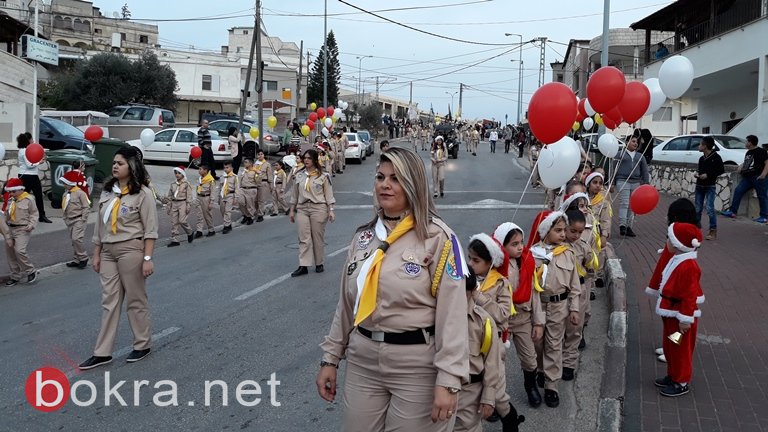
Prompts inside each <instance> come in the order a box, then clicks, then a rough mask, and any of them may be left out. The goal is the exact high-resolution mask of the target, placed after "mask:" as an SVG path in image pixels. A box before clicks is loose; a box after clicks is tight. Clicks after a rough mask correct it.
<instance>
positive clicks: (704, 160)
mask: <svg viewBox="0 0 768 432" xmlns="http://www.w3.org/2000/svg"><path fill="white" fill-rule="evenodd" d="M699 151H700V152H702V153H704V155H703V156H701V157H700V158H699V169H698V171H697V172H696V200H695V201H696V218H697V220H698V224H699V226H701V212H702V210H703V208H704V205H706V207H707V216H709V234H707V237H706V238H707V240H714V239H716V238H717V215H715V193H716V192H717V177H718V176H720V175H721V174H723V173H724V172H725V167H724V166H723V159H722V158H721V157H720V155H719V154H717V147H715V139H714V138H712V137H711V136H705V137H703V138H702V139H701V142H700V143H699Z"/></svg>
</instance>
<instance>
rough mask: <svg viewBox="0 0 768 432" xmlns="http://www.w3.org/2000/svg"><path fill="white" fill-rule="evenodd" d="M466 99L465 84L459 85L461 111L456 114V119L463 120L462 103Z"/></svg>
mask: <svg viewBox="0 0 768 432" xmlns="http://www.w3.org/2000/svg"><path fill="white" fill-rule="evenodd" d="M463 98H464V83H459V110H458V111H457V112H456V118H457V119H460V118H461V102H462V100H463Z"/></svg>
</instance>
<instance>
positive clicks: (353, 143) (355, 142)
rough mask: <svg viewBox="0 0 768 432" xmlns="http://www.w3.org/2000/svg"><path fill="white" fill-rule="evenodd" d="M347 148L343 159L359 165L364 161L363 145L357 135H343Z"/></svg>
mask: <svg viewBox="0 0 768 432" xmlns="http://www.w3.org/2000/svg"><path fill="white" fill-rule="evenodd" d="M344 135H346V136H347V139H348V140H349V146H348V147H347V148H346V150H344V159H347V160H350V159H351V160H354V161H357V163H359V164H361V163H363V161H364V160H365V143H364V142H363V140H362V139H361V138H360V135H358V134H357V133H345V134H344Z"/></svg>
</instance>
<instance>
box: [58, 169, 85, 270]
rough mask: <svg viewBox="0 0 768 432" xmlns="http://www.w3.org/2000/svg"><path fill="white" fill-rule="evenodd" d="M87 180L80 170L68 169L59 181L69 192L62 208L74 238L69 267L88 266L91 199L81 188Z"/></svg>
mask: <svg viewBox="0 0 768 432" xmlns="http://www.w3.org/2000/svg"><path fill="white" fill-rule="evenodd" d="M84 180H85V177H83V175H82V174H80V171H77V170H70V171H67V172H66V173H65V174H64V175H63V176H62V177H60V178H59V181H61V183H62V184H63V185H64V188H65V189H66V190H67V193H66V194H64V197H63V198H62V199H61V209H62V211H63V212H64V216H63V218H64V223H65V224H66V225H67V229H69V238H70V239H71V240H72V249H73V250H74V258H75V259H74V260H73V261H71V262H68V263H67V267H74V268H79V269H84V268H86V267H87V266H88V254H87V253H86V252H85V244H83V238H85V229H86V227H87V225H88V214H89V213H90V212H91V200H90V198H89V197H88V194H87V193H86V192H85V191H84V190H82V189H80V186H79V185H80V184H82V182H83V181H84Z"/></svg>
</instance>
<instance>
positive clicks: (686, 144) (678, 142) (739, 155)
mask: <svg viewBox="0 0 768 432" xmlns="http://www.w3.org/2000/svg"><path fill="white" fill-rule="evenodd" d="M705 136H706V135H701V134H694V135H680V136H676V137H674V138H671V139H669V140H667V141H666V142H664V143H663V144H660V145H658V146H656V147H654V149H653V160H655V161H662V162H676V163H691V164H695V163H698V162H699V158H700V157H701V155H702V153H700V152H699V150H698V149H699V143H700V142H701V139H702V138H703V137H705ZM712 138H714V139H715V146H716V147H717V152H718V154H720V157H721V158H722V159H723V163H724V164H725V165H738V164H740V163H742V162H744V156H745V155H746V154H747V142H746V141H745V140H743V139H741V138H739V137H735V136H730V135H712Z"/></svg>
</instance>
